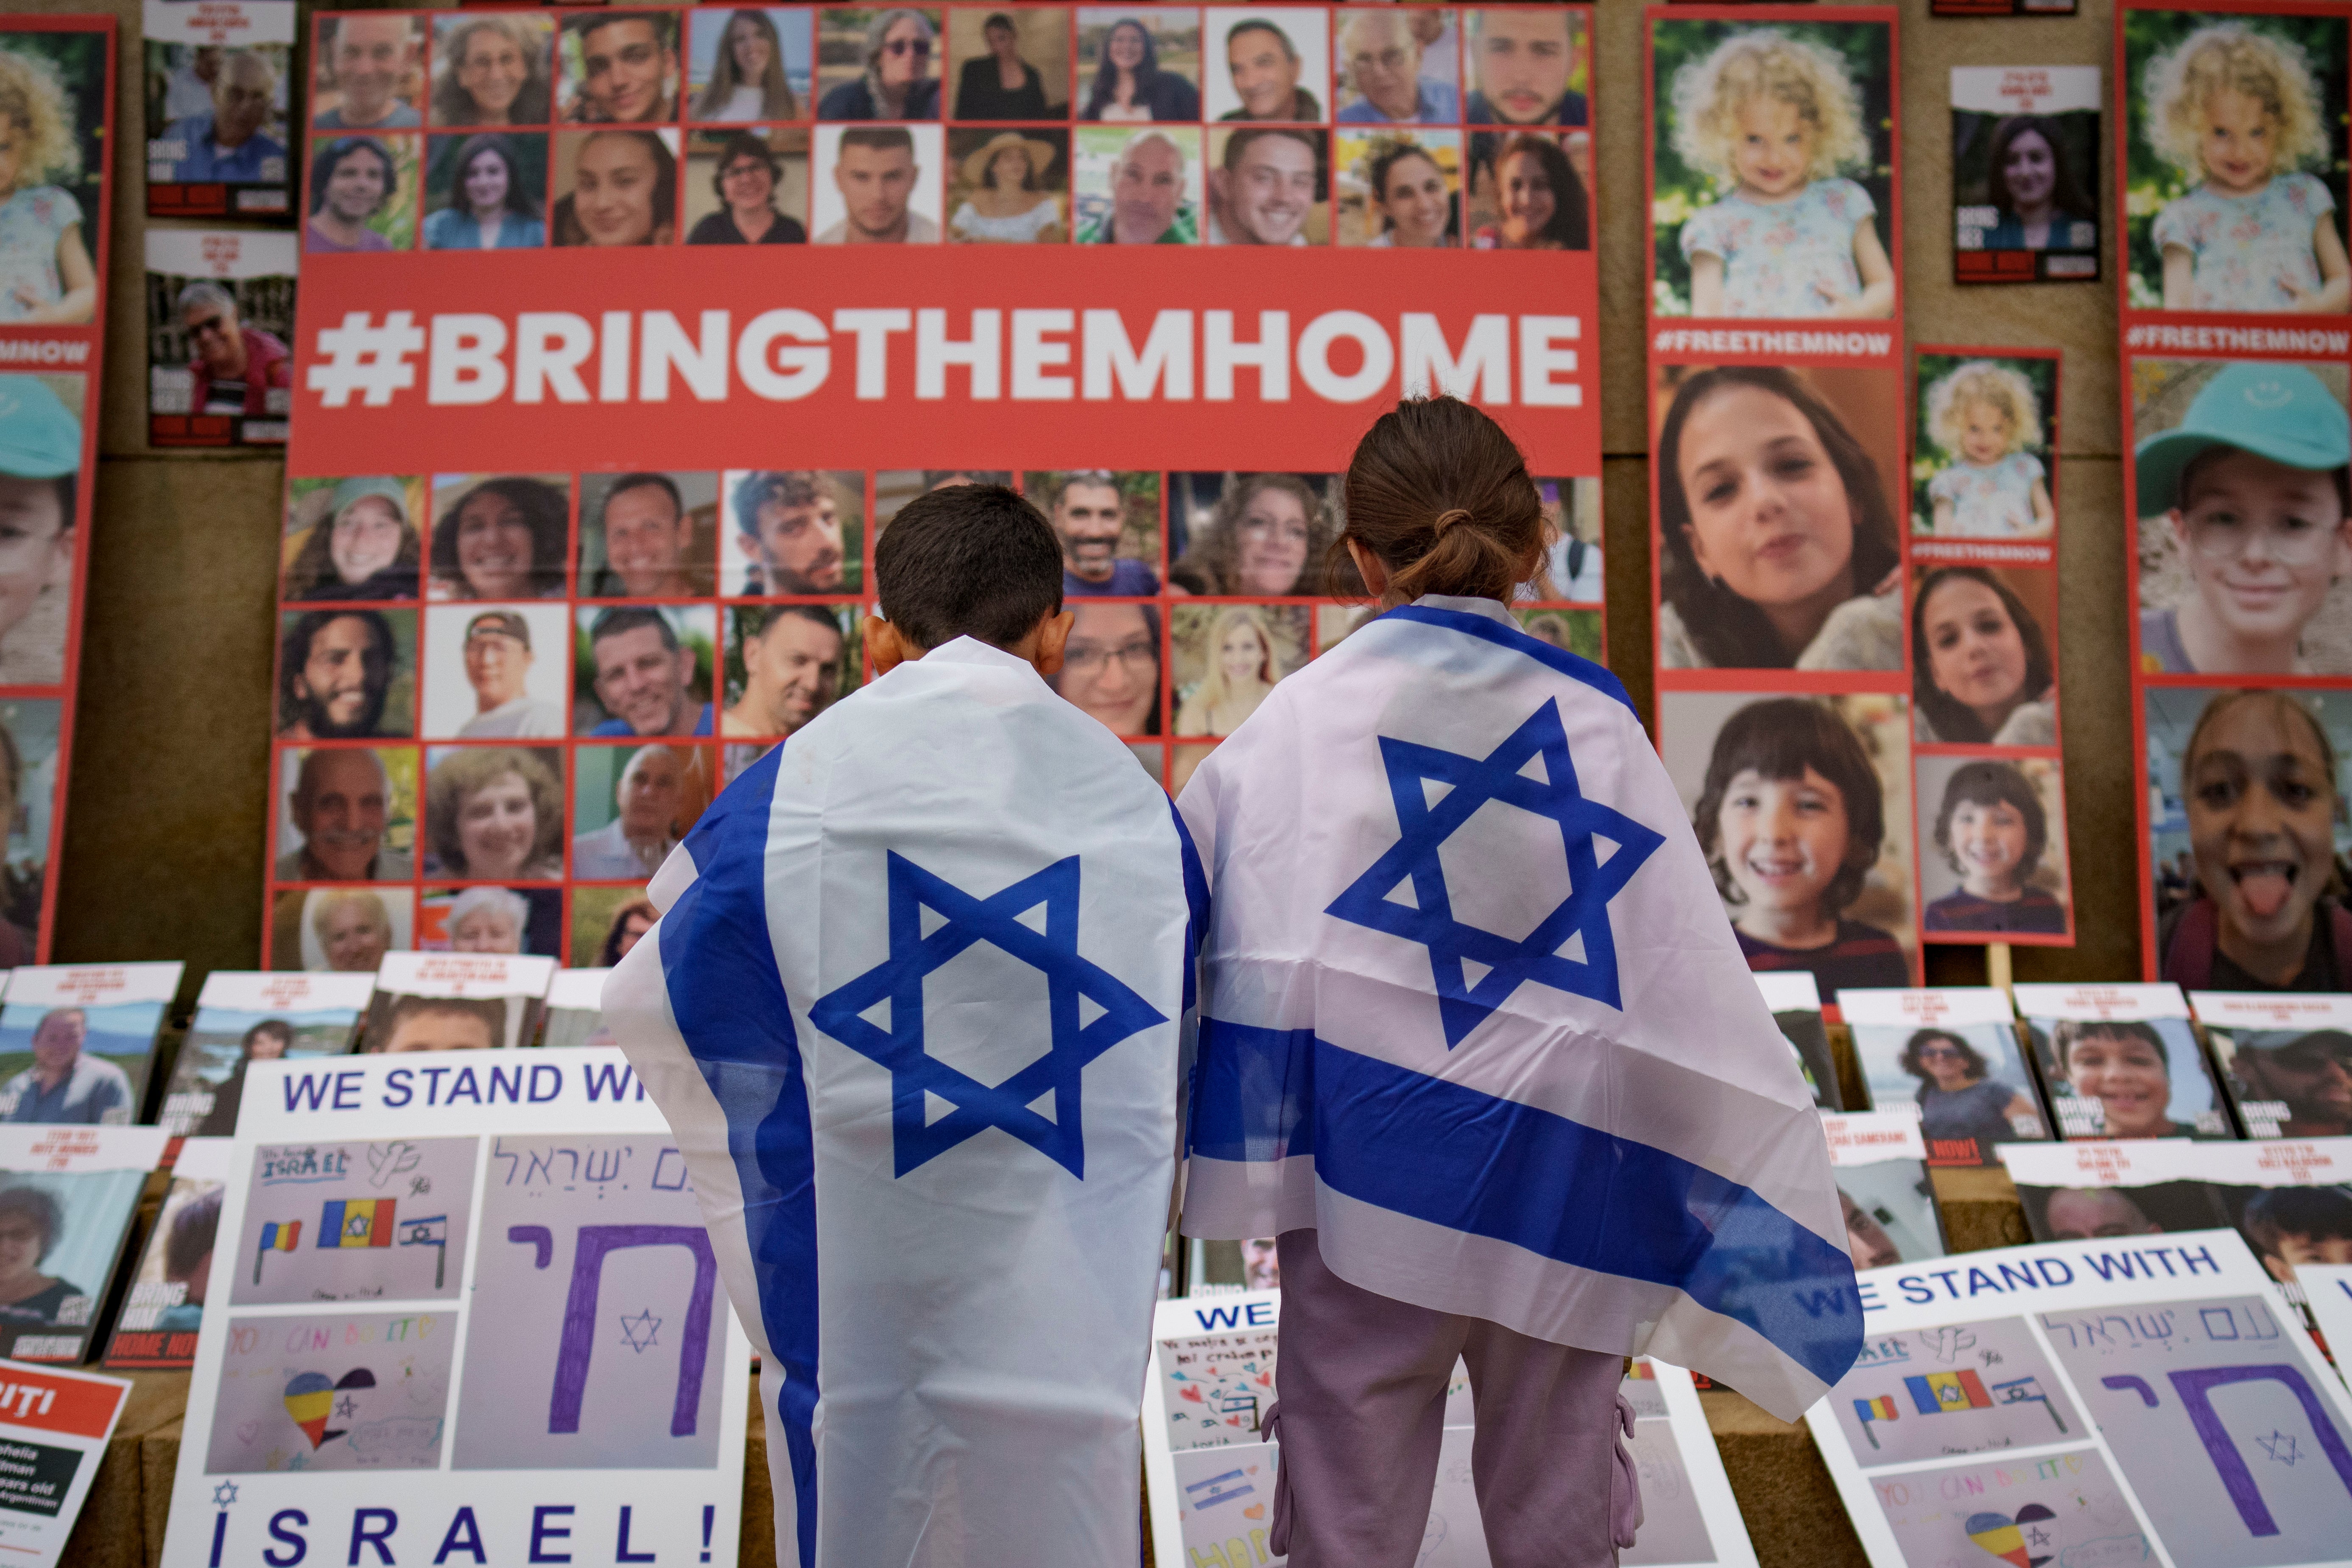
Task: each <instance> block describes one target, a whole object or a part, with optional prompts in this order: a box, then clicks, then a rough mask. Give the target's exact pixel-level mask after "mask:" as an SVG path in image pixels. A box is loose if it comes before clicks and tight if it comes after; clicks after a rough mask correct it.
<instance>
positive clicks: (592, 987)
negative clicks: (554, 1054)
mask: <svg viewBox="0 0 2352 1568" xmlns="http://www.w3.org/2000/svg"><path fill="white" fill-rule="evenodd" d="M610 973H613V972H612V971H611V970H609V969H559V970H557V971H556V972H555V979H554V981H553V983H552V984H550V985H549V986H548V988H547V1023H546V1025H545V1026H543V1027H542V1029H541V1032H540V1044H541V1045H543V1046H551V1047H562V1046H609V1045H611V1044H612V1043H613V1039H612V1036H611V1035H610V1034H609V1033H608V1032H607V1031H606V1030H605V1028H604V977H605V976H606V975H608V974H610Z"/></svg>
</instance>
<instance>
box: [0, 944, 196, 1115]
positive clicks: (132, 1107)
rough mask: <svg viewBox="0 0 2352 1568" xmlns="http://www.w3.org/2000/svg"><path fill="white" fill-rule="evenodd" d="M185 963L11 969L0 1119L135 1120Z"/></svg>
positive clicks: (1, 1031) (2, 1018)
mask: <svg viewBox="0 0 2352 1568" xmlns="http://www.w3.org/2000/svg"><path fill="white" fill-rule="evenodd" d="M184 967H185V966H184V965H183V964H181V963H179V962H178V961H177V960H173V962H171V963H68V964H43V965H39V966H37V967H33V968H26V969H19V970H17V971H16V973H14V974H11V975H10V976H9V977H8V990H7V993H6V1000H5V1005H0V1121H16V1122H36V1121H37V1122H73V1123H79V1124H83V1125H91V1126H106V1127H128V1126H130V1125H131V1123H132V1122H134V1121H138V1120H139V1118H140V1113H141V1111H142V1110H143V1109H144V1107H145V1105H146V1101H147V1091H148V1089H149V1088H150V1087H151V1085H150V1082H149V1079H150V1078H151V1076H152V1073H153V1072H154V1068H155V1040H156V1037H157V1035H158V1034H159V1033H161V1031H162V1029H163V1014H164V1010H165V1009H166V1008H168V1007H169V1006H170V1005H171V1004H172V998H173V996H175V995H177V994H179V990H180V973H181V971H182V970H183V969H184Z"/></svg>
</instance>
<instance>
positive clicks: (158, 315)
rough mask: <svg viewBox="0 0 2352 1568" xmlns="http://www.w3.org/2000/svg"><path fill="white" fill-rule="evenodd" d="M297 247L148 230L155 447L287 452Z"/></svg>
mask: <svg viewBox="0 0 2352 1568" xmlns="http://www.w3.org/2000/svg"><path fill="white" fill-rule="evenodd" d="M299 249H300V247H299V244H298V243H297V241H296V240H295V237H293V236H292V235H290V234H267V233H261V232H257V231H246V230H235V229H229V230H223V229H185V228H179V229H166V228H161V227H158V228H152V229H149V230H148V231H147V440H148V444H149V445H150V446H155V447H243V446H256V447H277V446H283V445H284V444H285V441H286V426H287V416H288V415H289V414H291V413H292V412H293V408H294V350H293V347H292V344H293V341H294V269H295V266H296V263H297V262H298V261H299ZM77 379H78V378H77ZM72 406H74V407H79V406H80V405H79V402H76V403H75V404H74V405H72ZM5 419H6V415H5V413H0V428H5ZM59 586H60V589H61V590H62V588H63V586H64V584H60V585H59ZM62 615H63V612H62V610H60V611H59V616H60V620H62ZM0 640H5V638H0Z"/></svg>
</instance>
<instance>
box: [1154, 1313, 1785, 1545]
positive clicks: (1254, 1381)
mask: <svg viewBox="0 0 2352 1568" xmlns="http://www.w3.org/2000/svg"><path fill="white" fill-rule="evenodd" d="M1281 1313H1282V1292H1281V1291H1280V1290H1278V1289H1277V1290H1244V1291H1237V1292H1234V1293H1230V1294H1221V1295H1213V1296H1190V1297H1181V1298H1179V1299H1177V1300H1170V1301H1162V1302H1160V1304H1159V1306H1158V1307H1156V1308H1155V1309H1154V1310H1153V1317H1152V1356H1151V1370H1150V1374H1149V1378H1148V1380H1147V1382H1146V1384H1145V1386H1144V1394H1143V1434H1144V1436H1143V1477H1144V1490H1145V1507H1146V1510H1147V1511H1148V1513H1149V1516H1150V1531H1151V1549H1152V1552H1153V1555H1154V1557H1155V1558H1156V1560H1157V1561H1159V1562H1161V1563H1189V1564H1192V1565H1193V1568H1272V1565H1276V1564H1280V1563H1286V1562H1287V1561H1288V1559H1287V1558H1286V1557H1284V1556H1282V1555H1280V1554H1278V1553H1276V1552H1275V1551H1274V1550H1273V1547H1272V1543H1271V1542H1270V1540H1269V1538H1268V1532H1269V1531H1271V1530H1272V1528H1273V1518H1274V1478H1275V1473H1276V1469H1277V1468H1279V1466H1280V1461H1281V1454H1280V1448H1279V1445H1277V1444H1274V1443H1269V1442H1268V1441H1266V1438H1265V1431H1264V1427H1263V1423H1264V1420H1265V1415H1266V1412H1267V1411H1268V1410H1270V1409H1271V1408H1272V1407H1273V1405H1274V1399H1275V1389H1274V1383H1275V1377H1274V1373H1275V1342H1276V1329H1277V1325H1278V1324H1279V1322H1280V1321H1281ZM1619 1396H1620V1397H1621V1398H1622V1399H1623V1400H1624V1402H1625V1404H1626V1405H1628V1406H1629V1407H1630V1408H1631V1410H1632V1413H1633V1436H1632V1437H1631V1438H1630V1439H1621V1440H1623V1441H1624V1442H1625V1446H1626V1449H1627V1451H1628V1452H1629V1453H1630V1454H1631V1455H1632V1456H1633V1464H1634V1468H1635V1469H1636V1470H1637V1471H1638V1472H1639V1476H1640V1481H1641V1489H1642V1507H1643V1521H1642V1526H1641V1529H1640V1531H1639V1532H1638V1538H1637V1539H1636V1541H1635V1542H1634V1544H1633V1546H1632V1547H1631V1548H1629V1549H1627V1550H1625V1551H1624V1552H1620V1553H1618V1556H1617V1561H1618V1562H1619V1563H1622V1564H1623V1565H1624V1568H1700V1565H1702V1564H1716V1565H1720V1568H1755V1563H1756V1552H1755V1549H1754V1548H1753V1547H1752V1546H1751V1545H1750V1544H1749V1543H1748V1529H1747V1526H1746V1524H1745V1523H1744V1522H1743V1521H1741V1519H1740V1516H1739V1508H1738V1504H1737V1503H1736V1502H1735V1501H1734V1500H1733V1499H1732V1495H1731V1482H1730V1480H1729V1479H1728V1478H1727V1476H1726V1475H1725V1473H1724V1468H1723V1458H1722V1456H1721V1455H1720V1454H1719V1453H1717V1449H1716V1446H1715V1439H1714V1437H1713V1436H1712V1435H1711V1434H1710V1433H1709V1431H1708V1429H1707V1425H1706V1411H1704V1410H1703V1409H1701V1408H1700V1406H1699V1398H1698V1391H1697V1389H1696V1388H1695V1387H1694V1386H1693V1385H1692V1382H1691V1374H1690V1373H1688V1372H1685V1370H1683V1369H1682V1368H1681V1367H1678V1366H1669V1365H1667V1364H1666V1363H1664V1362H1656V1361H1652V1360H1649V1359H1648V1358H1646V1357H1643V1358H1639V1359H1636V1360H1634V1361H1633V1362H1632V1363H1631V1364H1630V1366H1629V1368H1628V1371H1627V1373H1626V1376H1625V1378H1624V1380H1623V1382H1622V1384H1620V1385H1619ZM1473 1406H1474V1400H1473V1396H1472V1393H1471V1388H1470V1378H1469V1373H1468V1371H1467V1369H1466V1368H1465V1366H1464V1365H1463V1364H1462V1363H1459V1362H1456V1363H1454V1375H1453V1377H1452V1379H1451V1380H1450V1382H1449V1383H1448V1384H1447V1386H1446V1390H1445V1409H1444V1427H1443V1428H1442V1431H1443V1436H1442V1438H1441V1441H1440V1447H1439V1450H1438V1453H1439V1458H1438V1471H1437V1486H1436V1490H1435V1493H1434V1495H1433V1498H1432V1500H1431V1503H1430V1510H1429V1521H1428V1523H1427V1525H1426V1526H1425V1527H1424V1528H1423V1532H1422V1538H1421V1550H1420V1554H1419V1555H1418V1556H1417V1557H1416V1558H1415V1559H1414V1561H1415V1563H1416V1564H1418V1565H1419V1568H1485V1565H1486V1563H1487V1561H1488V1557H1487V1552H1486V1536H1485V1533H1484V1531H1483V1529H1482V1527H1481V1525H1480V1522H1479V1517H1478V1498H1477V1491H1476V1488H1475V1484H1474V1482H1473V1480H1472V1479H1471V1460H1470V1453H1471V1443H1472V1438H1473V1436H1475V1412H1474V1408H1473Z"/></svg>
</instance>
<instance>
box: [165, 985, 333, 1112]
mask: <svg viewBox="0 0 2352 1568" xmlns="http://www.w3.org/2000/svg"><path fill="white" fill-rule="evenodd" d="M374 991H375V980H374V977H373V976H372V975H366V974H278V973H269V972H268V971H257V970H230V969H215V970H214V971H213V972H212V973H210V974H207V975H205V986H204V989H203V990H202V991H200V992H198V993H197V994H196V1012H195V1016H194V1017H193V1018H192V1019H190V1020H189V1023H188V1032H187V1033H186V1034H185V1035H184V1036H182V1037H181V1038H180V1048H179V1054H178V1056H177V1057H176V1058H174V1059H173V1063H172V1080H171V1082H170V1083H169V1084H168V1085H167V1086H166V1087H165V1089H164V1091H163V1110H162V1111H161V1113H160V1114H159V1115H158V1116H157V1118H156V1122H157V1124H158V1125H159V1126H161V1127H162V1128H163V1131H166V1132H172V1133H188V1134H193V1135H194V1136H197V1137H201V1138H231V1137H234V1136H236V1114H237V1107H238V1104H239V1102H240V1101H241V1100H242V1099H243V1097H244V1092H245V1072H246V1068H247V1065H248V1064H250V1063H252V1062H254V1061H256V1060H268V1059H269V1058H270V1057H271V1056H272V1055H273V1054H275V1055H277V1056H280V1057H289V1058H303V1057H340V1056H348V1055H349V1054H350V1053H351V1051H352V1047H353V1046H354V1045H356V1044H357V1043H358V1039H359V1031H360V1020H361V1018H362V1016H363V1015H364V1014H365V1013H366V1011H367V1005H368V998H369V997H370V996H371V995H373V994H374Z"/></svg>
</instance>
